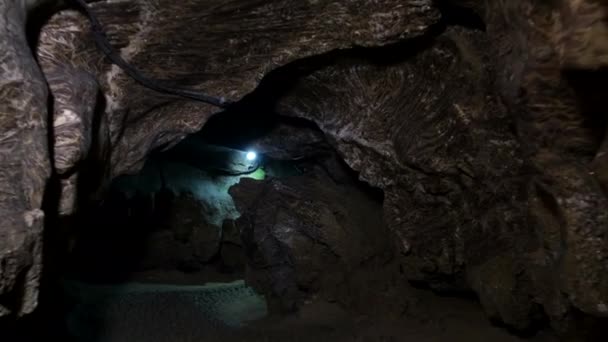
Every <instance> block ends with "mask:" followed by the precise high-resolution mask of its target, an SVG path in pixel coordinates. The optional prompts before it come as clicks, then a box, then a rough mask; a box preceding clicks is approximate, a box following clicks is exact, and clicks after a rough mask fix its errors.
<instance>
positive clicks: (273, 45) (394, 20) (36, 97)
mask: <svg viewBox="0 0 608 342" xmlns="http://www.w3.org/2000/svg"><path fill="white" fill-rule="evenodd" d="M38 3H40V1H23V0H8V1H3V2H2V4H1V6H0V17H1V18H2V19H1V20H2V22H1V23H2V27H3V30H4V31H3V32H4V33H3V34H2V41H1V42H0V50H1V51H2V59H1V69H2V84H1V88H0V91H1V92H2V99H3V101H2V104H1V106H2V107H1V108H0V113H2V116H1V117H0V144H1V145H0V146H1V149H2V151H1V152H2V153H1V154H0V158H1V161H2V162H1V163H0V164H1V166H0V170H1V171H0V180H1V184H2V194H1V195H0V213H1V214H2V216H3V218H4V221H3V223H2V230H1V234H2V236H1V237H2V238H1V239H0V240H1V242H0V244H1V245H0V258H2V260H5V263H4V264H5V265H6V266H5V267H3V270H2V274H1V275H0V279H1V280H0V284H1V286H0V298H1V299H0V301H1V302H2V305H3V306H2V309H1V310H0V315H5V314H8V313H10V312H14V313H21V312H29V311H31V310H32V309H33V308H34V307H35V305H36V288H37V279H36V278H37V277H38V273H39V267H40V254H39V252H38V251H39V248H40V239H41V233H42V212H41V211H40V208H41V201H42V196H43V192H44V185H45V181H46V179H47V177H48V176H49V175H50V173H51V164H52V163H53V164H54V165H55V167H56V170H57V171H58V174H59V175H61V179H60V180H59V182H60V187H61V188H60V196H61V198H60V199H59V207H60V211H61V213H62V214H70V213H72V212H73V211H74V210H75V208H76V203H77V201H78V199H77V198H76V194H77V192H78V190H79V189H78V187H77V184H79V183H80V184H82V183H86V184H87V185H88V187H89V188H87V189H86V190H87V191H90V190H91V189H95V188H97V187H99V186H100V185H103V184H104V183H106V181H108V180H110V179H112V178H114V177H116V176H117V175H120V174H123V173H126V172H135V171H137V170H138V169H139V168H140V167H141V166H142V165H143V161H144V159H145V156H146V155H147V153H149V152H150V151H151V150H152V149H154V148H157V147H161V146H166V145H167V144H171V143H174V142H175V141H177V140H179V139H180V138H181V137H183V136H184V135H185V134H186V133H191V132H194V131H196V130H198V129H199V128H200V127H201V126H202V125H203V124H204V122H205V121H206V119H207V118H208V117H209V116H210V115H211V114H212V113H214V112H215V111H216V110H215V109H214V108H211V107H209V106H207V105H204V104H200V103H194V102H190V101H184V100H180V99H176V98H173V97H167V96H162V95H159V94H157V93H155V92H153V91H150V90H147V89H145V88H143V87H141V86H140V85H137V84H135V83H133V82H132V81H131V80H130V79H129V78H128V77H127V76H125V75H124V74H123V73H122V72H121V71H120V70H119V69H118V68H117V67H116V66H110V65H109V64H108V63H107V61H106V60H105V58H104V57H103V56H102V55H101V54H100V52H99V51H98V50H96V48H95V46H94V44H93V42H92V39H91V37H90V34H89V30H88V22H87V20H86V19H85V18H84V17H83V16H82V15H81V14H79V13H77V12H75V11H73V10H69V9H63V10H61V11H59V12H57V13H56V14H54V15H53V16H52V17H51V18H50V19H48V20H47V18H46V17H45V16H44V14H45V13H47V12H44V11H42V12H40V13H38V14H40V15H41V16H40V17H37V16H36V17H33V18H34V19H35V20H34V19H33V20H32V22H34V24H33V28H32V29H33V30H34V31H33V35H34V37H36V38H37V39H36V40H34V42H35V43H36V46H33V47H32V48H33V50H35V51H34V54H32V51H31V49H30V47H29V46H28V43H27V39H26V35H25V18H26V10H28V9H32V8H34V7H35V5H37V4H38ZM91 6H92V8H93V11H94V12H95V13H96V14H97V15H98V16H99V19H100V21H101V22H102V24H103V25H104V26H105V28H106V31H107V35H108V37H109V38H110V41H111V43H112V44H113V45H114V46H116V48H118V49H120V51H121V54H122V56H123V57H124V58H125V59H126V60H127V61H129V62H131V63H133V64H134V65H135V66H136V67H138V68H139V69H140V70H142V71H143V72H144V73H145V74H147V75H149V76H152V77H155V78H158V79H170V80H171V81H172V82H175V84H179V85H186V86H190V87H192V88H197V89H204V90H205V91H206V92H209V93H210V94H213V95H217V96H224V97H226V98H229V99H231V100H238V99H240V98H241V97H242V96H244V95H245V94H247V93H248V92H250V91H252V90H253V89H254V88H255V87H256V85H257V83H258V82H259V81H260V80H261V78H262V77H263V75H264V74H265V73H267V72H269V71H270V70H272V69H274V68H277V67H280V66H282V65H284V64H286V63H288V62H290V61H294V60H297V59H299V58H302V57H305V56H310V55H314V54H319V53H324V52H327V51H330V50H333V49H338V48H348V47H352V46H354V45H362V46H374V45H382V44H387V43H391V42H394V41H397V40H399V39H404V38H410V37H415V36H418V35H420V34H422V33H423V32H424V31H425V30H426V29H427V28H428V26H429V25H431V24H433V23H434V22H436V21H437V20H438V18H439V13H438V11H437V10H436V9H434V8H433V7H432V5H431V1H430V0H428V1H427V0H411V1H405V2H403V1H395V0H383V1H380V2H378V1H363V0H361V1H348V2H343V1H310V2H300V1H288V0H285V1H278V2H273V3H271V4H270V3H267V2H265V1H254V0H251V1H221V2H217V1H206V0H194V1H187V2H179V3H175V2H171V1H98V2H95V3H92V4H91ZM40 23H44V25H42V28H41V31H40V34H37V32H36V30H37V29H38V28H37V27H36V25H37V24H40ZM345 27H347V29H344V28H345ZM34 55H36V56H37V57H38V60H39V62H40V64H41V66H42V67H43V69H44V72H45V73H46V77H47V82H48V86H49V88H50V93H51V94H52V95H53V98H52V103H53V105H54V108H53V118H52V120H50V121H51V122H52V123H53V126H54V129H55V130H56V132H55V133H54V134H51V133H50V130H49V129H47V126H46V125H47V121H48V120H47V111H48V108H47V104H48V102H47V93H48V92H49V91H48V89H47V86H46V85H45V84H44V80H43V76H42V74H41V72H40V70H39V67H38V66H37V63H36V61H35V59H34ZM98 87H99V89H100V90H101V91H102V94H103V96H101V97H97V96H96V95H93V94H94V93H96V92H97V89H98ZM4 99H11V100H10V101H5V100H4ZM93 114H95V115H93ZM48 141H52V142H53V146H52V148H51V150H52V151H53V154H54V155H53V161H51V159H50V158H51V156H50V155H49V152H48V151H49V148H47V143H48ZM87 159H89V160H88V161H87V163H83V160H87ZM91 160H92V161H91ZM81 165H88V167H90V168H92V169H93V170H85V171H87V172H86V173H87V177H86V178H85V179H82V177H81V176H82V172H83V170H82V167H78V166H81ZM26 284H27V285H26ZM17 292H19V293H24V296H25V297H26V299H25V300H22V299H19V298H12V297H14V293H17ZM5 297H10V298H5ZM5 301H7V302H6V303H5Z"/></svg>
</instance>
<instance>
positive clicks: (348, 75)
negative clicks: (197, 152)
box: [275, 2, 608, 329]
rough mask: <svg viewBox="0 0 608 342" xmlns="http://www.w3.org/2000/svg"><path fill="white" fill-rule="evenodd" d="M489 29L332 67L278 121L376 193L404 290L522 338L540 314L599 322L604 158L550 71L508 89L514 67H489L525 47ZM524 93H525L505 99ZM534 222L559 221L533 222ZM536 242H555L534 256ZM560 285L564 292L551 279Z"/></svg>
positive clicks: (286, 105) (297, 89)
mask: <svg viewBox="0 0 608 342" xmlns="http://www.w3.org/2000/svg"><path fill="white" fill-rule="evenodd" d="M522 3H523V2H522ZM515 8H517V7H515ZM509 10H511V8H509ZM539 10H540V9H539ZM492 25H497V24H496V23H495V22H493V21H491V20H489V21H488V33H483V32H479V31H468V30H463V29H456V28H448V29H447V30H446V32H445V33H443V34H441V35H440V36H438V37H436V38H435V39H434V41H431V40H429V41H428V42H426V43H425V44H427V45H423V46H419V45H414V44H412V45H407V44H404V45H403V46H401V47H399V46H395V47H392V48H390V49H385V50H386V51H385V52H384V54H385V55H390V56H391V57H390V58H382V57H376V58H375V59H371V60H370V59H365V58H362V57H360V56H357V55H356V54H354V53H352V54H346V53H345V54H343V55H342V56H337V58H335V59H334V60H332V61H331V62H332V63H333V64H332V65H330V66H324V67H323V68H320V69H319V70H318V71H314V72H312V73H311V74H310V75H309V76H306V77H304V78H302V79H301V80H300V81H296V82H295V86H294V87H293V89H291V90H290V91H289V92H288V93H287V95H286V96H285V97H283V98H281V99H280V100H279V101H278V105H277V108H278V111H279V113H281V114H283V115H291V116H298V117H301V118H306V119H310V120H313V121H314V122H315V123H316V124H317V125H318V126H319V127H320V128H321V130H322V131H323V132H324V133H325V134H326V135H327V136H328V137H329V139H330V141H331V142H332V144H333V145H334V146H335V147H336V148H337V150H338V151H339V153H340V154H341V156H342V157H343V158H344V160H345V161H346V162H347V163H348V164H349V165H350V166H351V167H352V168H353V169H355V170H357V171H359V172H360V178H361V179H362V180H364V181H367V182H369V183H370V184H371V185H373V186H377V187H379V188H381V189H383V190H384V191H385V203H384V216H385V218H386V220H387V223H388V225H389V227H390V228H391V230H392V231H394V232H396V234H397V235H398V236H399V237H400V241H401V252H402V254H403V265H404V268H405V269H406V270H407V272H406V274H407V277H408V278H409V279H411V280H417V281H423V282H426V283H428V284H430V285H431V286H433V287H434V288H436V289H438V290H442V289H456V290H466V289H473V290H475V291H476V292H477V294H478V295H479V296H480V299H481V301H482V304H483V305H484V307H485V308H486V310H487V311H488V312H489V313H490V314H491V315H492V316H494V317H495V318H497V319H499V320H500V321H502V322H504V323H506V324H508V325H510V326H513V327H515V328H517V329H525V328H527V327H528V326H530V325H531V324H532V323H533V321H534V320H535V319H536V318H538V317H540V316H539V310H538V307H537V305H536V303H539V304H540V305H541V306H543V307H544V310H545V312H546V313H547V314H548V315H549V316H550V317H551V318H552V319H553V320H554V321H553V322H554V324H556V325H559V324H561V323H559V322H560V321H561V320H562V319H563V317H564V314H565V313H566V312H568V311H569V310H570V309H569V307H570V306H574V307H576V308H577V309H578V310H582V311H583V312H586V313H589V314H593V315H598V316H604V315H605V312H603V310H604V309H605V302H606V300H607V299H608V297H607V295H608V292H606V284H608V281H606V280H604V279H603V278H602V277H603V276H602V274H605V271H600V270H604V269H605V267H606V263H605V261H604V258H605V254H606V249H605V246H606V240H605V237H604V236H605V231H606V229H607V228H608V225H607V222H605V215H603V214H602V213H601V212H603V211H605V209H606V204H607V203H605V201H606V198H605V194H604V193H602V190H601V188H600V187H599V185H598V182H597V180H595V179H594V175H593V174H592V173H591V174H590V173H589V171H585V169H586V168H587V167H585V166H582V165H580V163H581V162H583V163H584V162H586V163H589V161H590V157H592V156H593V152H594V151H596V150H597V149H598V148H599V145H598V144H599V141H598V139H596V138H595V137H594V135H593V134H591V132H590V131H589V130H588V129H586V128H585V126H584V122H586V120H587V119H586V115H588V114H589V113H588V110H587V111H585V108H584V107H580V106H578V105H577V102H576V98H575V97H573V96H574V92H573V91H572V88H569V87H568V86H567V85H565V84H563V83H561V82H560V80H561V79H562V75H561V67H560V64H559V63H557V61H556V60H555V64H553V69H551V68H549V69H547V67H548V66H547V64H542V67H541V65H540V64H539V65H537V64H534V63H533V62H531V61H530V60H528V63H530V64H527V65H526V68H527V70H528V72H529V73H528V74H526V75H527V76H526V77H525V78H513V77H511V76H509V75H514V74H513V73H514V72H516V71H517V72H523V71H522V70H519V69H514V68H520V64H517V63H521V60H519V59H515V58H514V56H510V57H509V58H514V59H513V60H509V59H508V58H506V59H503V60H502V61H503V62H504V63H505V64H506V65H507V66H508V70H507V71H503V70H501V68H500V67H496V66H495V64H494V61H496V60H497V59H499V58H501V57H502V58H505V57H504V53H503V51H507V52H508V53H515V51H519V52H521V51H520V50H513V49H515V48H516V47H519V45H518V44H522V43H523V42H520V41H517V40H515V38H514V37H519V36H517V35H515V36H506V37H505V36H504V31H503V30H504V29H505V28H504V27H497V26H492ZM509 29H514V28H511V27H509ZM499 34H503V35H499ZM533 46H534V48H537V47H542V46H543V45H542V44H541V43H540V42H539V43H538V44H535V45H533ZM488 47H490V48H488ZM507 47H511V48H512V49H507ZM391 49H392V50H391ZM414 49H415V50H416V51H418V52H417V53H414V54H412V53H411V51H412V50H414ZM503 49H504V50H503ZM535 52H536V51H535ZM536 53H540V52H536ZM400 56H401V57H400ZM498 56H501V57H498ZM532 56H535V55H534V54H532ZM519 57H520V58H523V57H521V56H519ZM535 57H538V58H540V57H541V56H535ZM545 58H547V56H545ZM524 60H525V59H524ZM516 61H517V62H516ZM509 68H513V69H509ZM534 68H537V69H534ZM503 72H513V73H511V74H506V75H504V74H503ZM503 75H504V76H506V78H503ZM517 75H520V74H515V76H517ZM532 75H536V76H534V77H533V76H532ZM517 82H521V83H519V84H518V83H517ZM547 82H555V83H549V84H554V85H555V87H554V88H548V89H547V84H548V83H547ZM275 86H276V87H277V88H280V87H281V86H282V85H280V84H279V85H275ZM541 86H542V87H543V89H542V90H541V88H540V87H541ZM521 87H524V89H526V90H527V92H525V93H519V92H516V91H514V90H515V89H520V88H521ZM564 91H566V92H565V93H564ZM566 94H568V96H565V95H566ZM555 101H557V102H558V104H555ZM505 103H506V104H507V105H512V107H505V106H504V104H505ZM555 106H557V107H555ZM516 108H517V109H521V110H522V112H521V113H517V112H515V110H516ZM550 108H559V109H560V110H561V111H562V112H563V114H564V115H561V116H555V112H554V111H551V110H550ZM592 108H596V107H592ZM513 127H517V131H514V130H513V129H512V128H513ZM603 127H605V126H602V128H601V129H602V131H603V129H604V128H603ZM558 132H561V133H558ZM558 134H559V136H558ZM549 137H550V138H549ZM547 157H548V158H549V159H548V160H550V162H549V163H548V164H547V162H546V161H547V159H546V158H547ZM575 165H578V166H575ZM596 165H600V164H599V163H597V164H596ZM552 170H554V171H552ZM587 170H588V169H587ZM575 175H576V176H575ZM541 179H550V180H548V181H545V182H544V184H546V185H545V186H544V187H545V188H547V189H549V190H548V192H547V193H546V194H548V196H549V197H550V198H551V197H553V199H549V200H548V201H549V202H550V203H549V207H548V208H547V204H546V203H545V204H538V203H535V202H534V199H535V198H538V196H541V197H543V196H547V195H546V194H545V193H543V195H536V194H535V193H534V191H532V192H528V193H527V194H525V192H522V190H523V189H534V187H535V185H534V184H538V182H539V180H541ZM575 179H577V180H579V181H578V182H579V183H576V184H578V185H573V184H574V183H573V182H574V180H575ZM583 184H584V185H583ZM565 189H568V190H565ZM574 189H577V190H574ZM575 198H576V199H575ZM530 200H531V202H529V201H530ZM528 203H531V204H530V205H529V206H528ZM539 206H540V207H539ZM553 208H557V209H553ZM555 210H557V211H555ZM596 210H598V211H597V212H596ZM539 212H545V213H546V212H549V217H550V216H551V215H553V216H554V217H553V218H550V219H549V218H546V217H545V219H538V220H532V221H530V220H529V215H532V217H534V216H535V215H536V214H539ZM583 213H584V214H583ZM541 215H542V214H541ZM564 215H565V217H571V218H570V219H568V220H567V221H564ZM583 217H585V219H583ZM556 225H557V226H562V227H563V228H558V227H556ZM564 225H565V226H564ZM582 226H585V227H587V228H586V229H585V230H584V232H581V229H582V228H581V227H582ZM564 229H565V230H564ZM560 230H562V231H561V232H560ZM556 231H557V232H559V233H555V232H556ZM594 234H595V235H594ZM591 236H593V237H591ZM545 239H548V240H553V242H552V244H550V245H549V246H546V245H545V247H541V246H543V245H544V240H545ZM583 246H584V247H583ZM543 248H546V249H549V250H550V252H548V254H550V255H553V257H550V256H549V255H547V253H546V252H543V251H542V250H543ZM583 250H584V251H586V252H585V253H582V251H583ZM551 258H557V260H559V261H556V262H549V261H547V260H550V259H551ZM563 258H565V259H563ZM565 260H569V261H568V264H569V265H566V264H563V263H564V262H565ZM539 263H541V264H543V266H542V267H538V264H539ZM555 268H561V269H560V271H556V270H555ZM566 268H567V269H568V270H566ZM584 269H587V270H589V271H590V272H591V273H593V274H594V275H593V276H591V275H589V276H587V277H585V276H583V275H582V274H581V273H579V272H584V271H581V270H584ZM591 270H594V271H591ZM555 274H559V275H560V279H562V280H558V279H555V278H547V277H548V276H550V277H554V275H555ZM562 277H563V278H562ZM582 279H585V280H582ZM574 284H576V285H574ZM579 289H580V291H579ZM583 289H584V290H583ZM563 293H567V295H566V296H565V297H564V295H563ZM530 298H533V300H530Z"/></svg>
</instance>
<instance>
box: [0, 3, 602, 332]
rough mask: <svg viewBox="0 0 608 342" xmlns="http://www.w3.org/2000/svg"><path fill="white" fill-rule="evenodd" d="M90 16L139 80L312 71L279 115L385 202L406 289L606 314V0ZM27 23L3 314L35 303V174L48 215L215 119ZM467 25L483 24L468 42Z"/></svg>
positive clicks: (6, 123)
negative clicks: (293, 67)
mask: <svg viewBox="0 0 608 342" xmlns="http://www.w3.org/2000/svg"><path fill="white" fill-rule="evenodd" d="M35 3H36V2H27V4H28V5H31V4H35ZM454 6H455V7H454ZM91 7H92V9H93V11H94V12H95V13H96V14H97V15H98V16H99V19H100V21H101V22H102V23H103V24H104V26H105V27H106V31H107V35H108V38H109V39H110V41H111V43H112V44H113V45H114V46H116V47H117V48H120V49H121V53H122V55H123V57H125V59H127V60H128V61H130V62H131V63H133V64H134V65H136V66H137V67H138V68H139V69H141V70H143V71H144V72H145V73H147V74H148V75H152V76H154V77H156V78H159V79H168V80H171V81H173V82H175V83H176V84H180V85H187V86H190V87H192V88H197V89H204V90H206V91H207V92H208V93H210V94H213V95H217V96H223V97H225V98H227V99H230V100H238V99H240V98H242V97H243V96H245V95H246V94H248V93H250V92H252V91H253V90H254V89H255V88H256V86H257V85H258V84H259V83H260V82H261V81H262V79H263V78H264V76H266V75H268V74H270V73H271V72H272V71H273V70H277V69H279V70H280V68H281V67H282V66H285V65H288V64H290V63H291V62H294V61H298V63H303V64H304V65H305V66H306V63H307V62H306V61H307V60H308V61H311V63H312V64H313V66H312V67H308V71H307V72H305V73H301V74H297V75H294V77H296V78H295V79H294V80H292V81H295V82H291V83H290V84H289V87H285V88H283V89H281V91H277V92H276V93H275V96H276V97H279V95H280V97H281V98H280V99H279V100H278V103H277V106H276V110H277V111H278V112H279V113H280V114H283V115H288V116H296V117H302V118H306V119H309V120H313V121H314V122H315V123H317V125H318V126H319V127H320V128H321V129H322V130H323V132H324V133H325V134H326V136H327V137H329V138H330V141H331V142H332V144H333V146H334V147H335V148H336V149H337V150H338V151H339V152H340V154H341V156H342V157H343V158H344V160H345V161H346V162H347V164H348V165H349V166H350V167H351V168H353V169H354V170H356V171H359V172H360V177H361V179H362V180H364V181H366V182H369V183H370V184H372V185H374V186H377V187H380V188H382V189H383V190H384V191H385V203H384V209H383V210H384V217H385V219H386V220H387V223H388V225H389V228H390V229H391V230H392V231H393V232H394V233H395V234H398V235H399V237H400V238H399V240H400V249H401V250H400V251H401V262H402V264H403V266H404V268H405V269H406V270H407V272H406V276H407V277H408V278H410V279H411V280H417V281H422V282H425V283H428V284H430V285H431V286H432V287H434V288H436V289H438V290H449V289H469V290H473V291H475V293H477V295H478V296H479V297H480V299H481V302H482V304H483V305H484V308H485V309H486V310H487V312H488V313H489V314H490V316H491V317H494V318H496V319H498V320H501V321H502V322H505V323H507V324H509V325H511V326H514V327H516V328H525V327H527V326H529V325H530V324H532V323H533V322H534V321H535V319H536V317H537V316H538V315H539V314H540V312H541V311H542V312H544V313H546V314H547V315H548V316H549V317H550V319H551V321H552V322H553V325H554V327H556V328H557V329H558V330H567V329H569V327H570V325H571V324H574V323H572V319H571V316H572V314H571V313H572V312H574V311H580V312H583V313H585V314H588V315H592V316H598V317H606V316H607V315H608V312H607V311H608V309H607V305H608V304H607V303H608V287H607V286H608V285H607V284H608V279H606V274H608V272H606V270H607V269H606V268H607V267H608V266H607V265H608V263H607V262H606V259H607V257H608V250H607V248H608V247H607V246H608V244H607V243H606V230H607V229H608V225H607V222H606V220H608V217H607V216H606V214H605V209H606V206H607V204H608V203H607V202H606V192H605V191H606V186H608V184H607V183H606V182H607V181H608V171H607V169H606V168H607V165H608V159H607V158H608V157H606V155H607V154H606V152H607V151H606V148H608V143H606V139H605V133H606V119H605V118H606V113H605V109H604V106H602V102H601V101H602V100H603V99H602V95H603V93H602V91H601V90H602V89H605V87H606V84H607V83H608V81H607V80H608V77H607V76H606V72H605V70H606V67H607V65H606V64H607V63H608V57H607V55H608V53H607V52H606V49H607V45H606V42H607V41H608V39H606V31H607V25H608V24H607V20H606V18H608V9H607V4H606V2H605V1H600V0H577V1H575V0H558V1H531V0H514V1H504V0H492V1H484V2H479V1H469V0H448V1H430V0H428V1H426V0H410V1H396V0H382V1H366V0H351V1H329V0H328V1H307V2H302V1H288V0H281V1H275V2H273V3H271V4H269V3H267V2H266V1H254V0H247V1H228V0H224V1H219V2H218V1H207V0H190V1H184V2H180V3H179V4H174V3H172V2H169V1H161V0H156V1H129V0H125V1H96V2H94V3H92V4H91ZM454 8H458V9H465V13H468V14H466V15H463V14H462V12H461V11H454ZM28 10H29V8H28V7H26V2H24V1H17V0H9V1H4V2H2V4H0V13H2V15H1V16H0V24H2V25H0V27H2V29H3V30H4V32H5V34H2V35H0V51H2V54H3V55H2V59H1V62H0V66H1V68H0V72H1V73H2V75H0V76H1V77H0V80H1V81H0V94H2V98H3V99H8V98H11V99H14V100H13V101H4V100H3V101H2V103H1V104H0V113H2V116H0V184H2V193H0V214H2V216H3V217H5V218H6V219H5V220H4V222H3V224H2V227H1V230H0V234H1V235H0V260H2V269H0V305H1V306H0V316H4V315H9V314H24V313H28V312H31V311H32V310H33V309H34V308H35V306H36V298H37V286H38V283H39V279H38V278H39V273H40V267H41V266H40V262H41V241H42V232H43V224H42V220H43V214H42V211H41V208H42V198H43V195H44V194H45V191H44V189H45V185H46V181H47V180H48V179H49V177H50V175H51V171H52V172H53V177H52V178H51V179H52V180H53V181H54V182H57V183H58V185H55V186H57V187H58V188H59V192H58V193H59V196H57V197H58V198H51V200H50V202H53V203H54V202H57V203H56V207H57V208H53V207H51V208H53V209H48V210H51V211H52V213H54V211H55V210H56V211H57V212H60V213H61V214H62V215H69V214H71V213H73V212H74V210H75V208H76V204H77V203H78V201H79V199H78V197H77V194H78V193H79V191H81V190H82V189H81V188H82V187H83V186H84V188H85V189H86V190H87V191H85V193H94V192H95V191H96V190H97V189H99V188H102V187H103V185H104V184H107V183H108V182H109V181H110V180H111V179H113V178H114V177H116V176H118V175H121V174H125V173H133V172H136V171H137V170H138V169H139V168H141V166H142V165H143V162H144V160H145V157H146V155H147V154H148V153H149V152H150V151H151V150H153V149H155V148H160V147H167V146H170V145H172V144H174V143H175V142H177V141H179V140H180V139H181V138H182V137H183V136H184V135H185V134H187V133H191V132H194V131H197V130H198V129H200V127H201V126H202V125H203V124H204V123H205V121H206V120H207V119H208V118H209V117H210V116H211V115H213V114H214V113H215V112H217V110H216V109H214V108H212V107H210V106H208V105H205V104H201V103H196V102H191V101H186V100H182V99H176V98H174V97H169V96H164V95H161V94H158V93H155V92H153V91H151V90H148V89H146V88H144V87H142V86H140V85H138V84H136V83H134V82H133V81H132V80H130V79H129V78H128V77H127V76H126V75H125V74H124V73H123V72H121V71H120V70H119V69H118V68H117V67H116V66H111V65H110V64H109V63H108V61H107V60H106V59H105V58H104V57H103V56H102V55H101V54H100V53H99V52H98V50H97V49H96V48H95V46H94V42H93V41H92V39H91V37H90V35H89V31H88V23H87V20H86V19H85V17H84V16H82V15H81V14H80V13H79V12H76V11H74V10H71V9H65V8H63V9H61V10H60V11H57V12H56V13H55V14H54V15H53V16H51V17H50V18H49V19H48V21H39V22H40V23H43V25H40V26H41V30H40V33H39V35H34V38H32V37H28V36H26V17H27V16H26V13H28ZM475 15H476V16H477V17H475V20H473V21H475V22H478V21H479V20H481V22H482V23H483V27H479V25H473V26H474V27H470V26H471V25H469V24H470V22H471V20H472V18H473V17H474V16H475ZM32 18H35V17H32ZM36 18H37V17H36ZM40 18H42V19H44V18H45V17H44V16H42V17H40ZM40 18H38V19H40ZM2 20H4V22H2ZM40 20H41V19H40ZM31 22H34V23H35V22H38V21H35V20H33V19H32V20H31ZM463 25H464V26H467V27H468V28H463V27H460V26H463ZM30 26H31V25H30ZM33 30H34V32H38V31H37V30H36V29H33ZM28 38H29V39H28ZM378 46H387V47H386V48H384V49H380V50H378V49H377V48H376V47H378ZM360 47H365V48H366V49H362V48H360ZM32 50H33V52H32ZM344 51H346V52H344ZM361 51H365V52H363V53H359V52H361ZM343 52H344V53H343ZM314 56H322V57H323V58H321V59H320V61H321V62H322V63H323V64H322V65H318V64H316V65H314V64H315V63H318V61H319V60H317V59H312V60H311V59H310V58H309V57H313V58H314ZM36 59H37V61H36ZM301 61H304V62H301ZM45 83H46V84H45ZM47 85H48V86H47ZM275 89H277V88H275ZM47 94H50V97H49V96H47ZM271 95H272V94H271ZM49 99H50V103H49V101H47V100H49ZM47 113H48V114H47ZM49 116H50V117H49ZM47 122H48V123H47ZM47 126H48V127H47ZM49 142H50V143H51V145H50V146H52V148H49ZM51 166H52V167H51ZM79 189H80V190H79ZM49 193H50V192H47V195H48V194H49ZM47 214H48V213H47Z"/></svg>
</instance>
